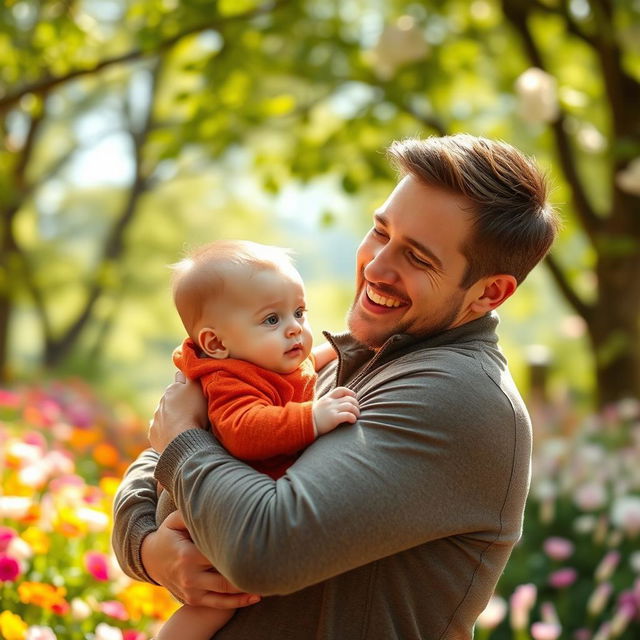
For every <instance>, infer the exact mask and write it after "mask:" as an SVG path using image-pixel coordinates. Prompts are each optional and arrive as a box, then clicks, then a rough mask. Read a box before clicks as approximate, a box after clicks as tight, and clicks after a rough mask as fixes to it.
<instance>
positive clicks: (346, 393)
mask: <svg viewBox="0 0 640 640" xmlns="http://www.w3.org/2000/svg"><path fill="white" fill-rule="evenodd" d="M359 415H360V407H359V405H358V401H357V400H356V394H355V393H354V392H353V391H351V389H347V388H346V387H336V388H335V389H333V391H330V392H329V393H327V394H326V395H324V396H322V398H318V400H314V402H313V426H314V427H315V430H316V435H318V436H321V435H323V434H325V433H328V432H329V431H332V430H333V429H335V428H336V427H337V426H338V425H339V424H342V423H343V422H350V423H354V422H355V421H356V420H357V419H358V416H359Z"/></svg>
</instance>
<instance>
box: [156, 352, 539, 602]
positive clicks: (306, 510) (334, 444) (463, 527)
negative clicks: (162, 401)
mask: <svg viewBox="0 0 640 640" xmlns="http://www.w3.org/2000/svg"><path fill="white" fill-rule="evenodd" d="M445 365H448V363H445ZM465 380H466V381H465ZM460 398H465V402H464V403H460ZM359 401H360V418H359V419H358V421H357V423H356V424H355V425H350V426H343V427H341V428H338V429H336V430H334V431H332V432H331V433H329V434H327V435H325V436H323V437H322V438H319V439H318V440H317V441H316V442H315V443H314V444H313V445H312V446H310V447H308V448H307V449H306V450H305V451H304V453H303V454H302V456H301V457H300V458H299V459H298V460H297V461H296V463H295V464H293V465H292V466H291V467H290V468H289V469H288V471H287V473H286V475H285V476H284V477H282V478H280V479H278V480H277V481H274V480H272V479H270V478H268V477H266V476H264V475H262V474H259V473H257V472H255V471H254V470H253V469H251V468H250V467H248V466H247V465H245V464H243V463H241V462H240V461H238V460H235V459H234V458H232V457H231V456H229V454H228V453H226V452H225V450H224V449H223V448H222V447H221V446H220V445H219V444H218V443H217V441H216V440H215V438H214V437H213V436H212V435H211V434H209V433H206V432H203V431H198V430H191V431H187V432H185V433H183V434H181V435H180V436H179V437H178V438H176V439H175V440H174V441H173V442H172V443H170V444H169V446H168V447H167V448H166V449H165V451H164V453H163V454H162V456H161V458H160V461H159V463H158V466H157V469H156V477H158V479H159V480H160V482H161V483H162V484H163V485H164V486H167V487H171V488H172V492H173V495H174V498H175V500H176V503H177V504H178V506H179V508H180V510H181V511H182V513H183V514H184V517H185V520H186V522H187V525H188V527H189V531H190V532H191V534H192V536H193V539H194V542H195V543H196V545H197V546H198V548H199V549H200V550H201V551H202V552H203V553H204V555H205V556H207V558H208V559H209V560H210V562H211V563H212V564H213V565H214V566H215V567H217V568H218V569H219V570H220V571H221V572H222V573H223V575H225V576H226V577H227V578H229V580H231V581H232V582H233V583H234V584H235V585H237V586H238V587H239V588H241V589H243V590H245V591H247V592H250V593H261V594H263V595H283V594H287V593H292V592H294V591H298V590H300V589H303V588H305V587H307V586H310V585H312V584H314V583H317V582H320V581H322V580H326V579H328V578H330V577H332V576H335V575H337V574H340V573H344V572H346V571H349V570H351V569H353V568H356V567H358V566H361V565H364V564H368V563H370V562H373V561H375V560H377V559H380V558H383V557H386V556H389V555H392V554H395V553H399V552H401V551H404V550H406V549H409V548H411V547H414V546H417V545H419V544H423V543H425V542H428V541H430V540H435V539H438V538H443V537H447V536H453V535H464V534H469V535H471V534H473V536H474V539H475V544H477V545H482V547H483V548H485V546H487V545H491V544H501V545H507V546H508V545H513V544H514V542H515V540H517V539H518V537H519V535H520V531H521V526H522V512H523V505H524V497H525V496H526V492H527V487H528V456H529V454H530V449H529V447H530V440H528V435H527V433H526V425H524V426H523V425H521V424H519V423H518V421H517V420H516V419H515V417H514V411H513V408H512V406H511V405H510V403H509V400H508V399H507V398H505V397H504V395H503V394H502V393H501V391H500V390H499V389H497V387H496V386H495V385H494V384H493V383H492V382H491V381H488V380H487V379H486V376H485V377H484V379H483V374H482V373H481V372H478V371H477V370H476V371H475V372H474V375H473V376H471V377H469V376H464V375H460V373H459V372H456V373H455V374H453V373H452V372H451V371H450V370H449V368H448V366H443V367H442V368H439V369H436V370H432V371H429V372H418V373H414V374H406V373H405V372H402V373H399V374H396V375H394V374H393V372H390V371H385V372H384V377H382V376H380V377H379V379H378V380H376V381H375V382H374V383H372V384H370V385H368V386H366V387H365V388H363V389H362V390H361V392H360V393H359Z"/></svg>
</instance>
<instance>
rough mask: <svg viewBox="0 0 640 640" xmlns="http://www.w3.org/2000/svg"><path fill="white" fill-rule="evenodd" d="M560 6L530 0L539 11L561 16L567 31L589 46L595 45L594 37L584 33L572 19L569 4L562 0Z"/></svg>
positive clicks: (538, 0)
mask: <svg viewBox="0 0 640 640" xmlns="http://www.w3.org/2000/svg"><path fill="white" fill-rule="evenodd" d="M561 5H562V6H561V7H558V6H550V5H547V4H545V3H544V2H541V1H540V0H531V6H532V7H535V8H536V9H538V10H539V11H542V12H544V13H549V14H552V15H556V16H561V17H562V18H564V20H565V22H566V25H567V31H568V32H569V33H570V34H571V35H574V36H576V37H577V38H580V40H583V41H584V42H585V43H586V44H588V45H589V46H590V47H595V46H596V39H595V38H594V37H593V36H592V35H590V34H588V33H585V32H584V31H583V30H582V29H581V28H580V26H579V25H578V23H577V22H576V21H575V20H574V19H573V16H572V15H571V12H570V11H569V6H568V4H567V2H566V0H562V3H561Z"/></svg>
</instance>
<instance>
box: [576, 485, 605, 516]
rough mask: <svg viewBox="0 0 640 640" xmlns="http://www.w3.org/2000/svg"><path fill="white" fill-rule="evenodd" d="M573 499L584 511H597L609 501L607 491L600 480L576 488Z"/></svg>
mask: <svg viewBox="0 0 640 640" xmlns="http://www.w3.org/2000/svg"><path fill="white" fill-rule="evenodd" d="M573 501H574V502H575V504H576V506H578V507H579V508H580V509H582V511H595V510H596V509H600V508H601V507H603V506H604V505H605V504H606V502H607V491H606V489H605V488H604V486H603V485H602V484H600V483H599V482H589V483H588V484H584V485H582V486H581V487H578V488H577V489H576V492H575V494H574V496H573Z"/></svg>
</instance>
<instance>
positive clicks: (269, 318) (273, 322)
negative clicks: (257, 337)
mask: <svg viewBox="0 0 640 640" xmlns="http://www.w3.org/2000/svg"><path fill="white" fill-rule="evenodd" d="M264 323H265V324H270V325H271V326H274V325H276V324H278V315H277V314H275V313H272V314H271V315H270V316H267V317H266V318H265V319H264Z"/></svg>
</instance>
